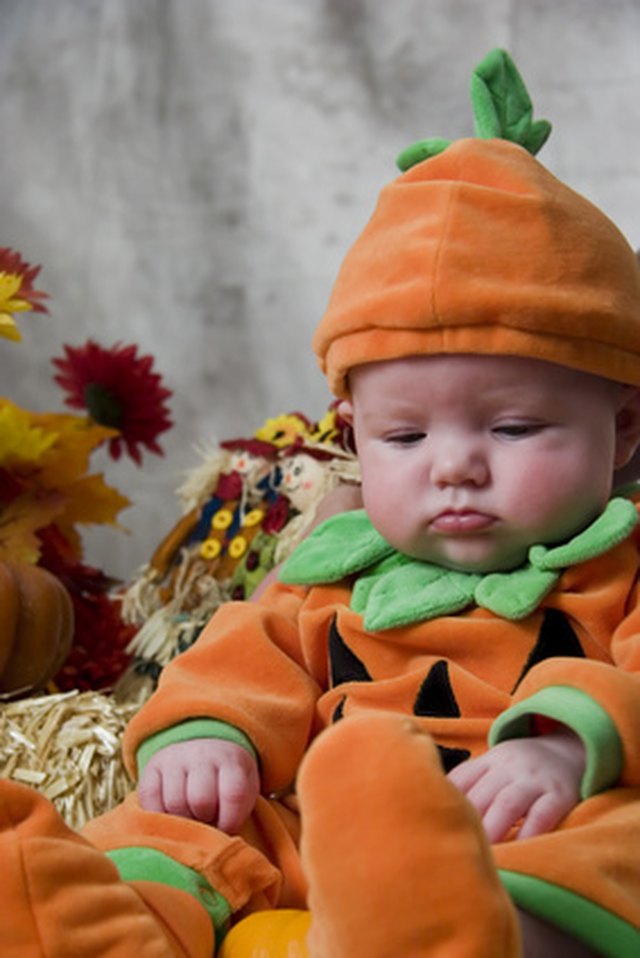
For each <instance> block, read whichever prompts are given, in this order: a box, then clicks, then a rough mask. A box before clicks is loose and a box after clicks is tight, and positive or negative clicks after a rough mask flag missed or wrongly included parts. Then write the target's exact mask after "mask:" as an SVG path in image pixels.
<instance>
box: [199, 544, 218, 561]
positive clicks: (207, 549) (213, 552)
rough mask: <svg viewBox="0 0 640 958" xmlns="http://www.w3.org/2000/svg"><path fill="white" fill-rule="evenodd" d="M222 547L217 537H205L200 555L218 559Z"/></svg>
mask: <svg viewBox="0 0 640 958" xmlns="http://www.w3.org/2000/svg"><path fill="white" fill-rule="evenodd" d="M221 548H222V546H221V545H220V543H219V542H218V540H217V539H205V540H204V542H203V543H202V545H201V546H200V555H201V557H202V558H203V559H209V560H211V559H217V558H218V556H219V555H220V550H221Z"/></svg>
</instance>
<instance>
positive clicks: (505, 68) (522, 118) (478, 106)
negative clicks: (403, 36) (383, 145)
mask: <svg viewBox="0 0 640 958" xmlns="http://www.w3.org/2000/svg"><path fill="white" fill-rule="evenodd" d="M470 92H471V105H472V107H473V114H474V127H475V133H476V136H477V137H479V138H480V139H485V140H486V139H492V138H494V137H496V138H498V139H502V140H510V141H511V142H512V143H519V144H520V146H523V147H524V148H525V149H526V150H528V151H529V153H531V154H533V155H534V156H535V154H536V153H537V152H538V150H540V148H541V147H542V146H543V145H544V143H545V142H546V140H547V138H548V136H549V134H550V133H551V124H550V123H549V121H548V120H534V119H533V106H532V103H531V98H530V96H529V93H528V91H527V88H526V86H525V83H524V80H523V79H522V77H521V76H520V73H519V72H518V69H517V67H516V65H515V63H514V62H513V60H512V59H511V57H510V56H509V54H508V53H507V52H506V50H501V49H495V50H492V51H491V52H490V53H489V54H487V56H486V57H485V58H484V60H482V62H481V63H479V64H478V66H477V67H476V68H475V70H474V71H473V73H472V75H471V90H470ZM450 143H451V140H444V139H441V138H432V139H429V140H418V142H417V143H412V144H411V146H408V147H407V148H406V149H405V150H403V151H402V153H401V154H400V155H399V157H398V159H397V160H396V164H397V166H398V168H399V169H400V170H401V171H402V172H403V173H404V172H406V171H407V170H408V169H410V168H411V167H412V166H415V165H416V164H417V163H421V162H422V161H423V160H427V159H429V158H430V157H431V156H436V155H437V154H438V153H442V152H443V150H446V148H447V147H448V146H449V145H450Z"/></svg>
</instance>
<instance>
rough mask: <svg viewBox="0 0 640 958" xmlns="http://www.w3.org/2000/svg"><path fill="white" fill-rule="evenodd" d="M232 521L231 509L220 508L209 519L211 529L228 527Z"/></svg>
mask: <svg viewBox="0 0 640 958" xmlns="http://www.w3.org/2000/svg"><path fill="white" fill-rule="evenodd" d="M232 522H233V512H232V511H231V509H220V511H219V512H216V513H215V515H214V517H213V519H212V520H211V528H212V529H228V528H229V526H230V525H231V523H232Z"/></svg>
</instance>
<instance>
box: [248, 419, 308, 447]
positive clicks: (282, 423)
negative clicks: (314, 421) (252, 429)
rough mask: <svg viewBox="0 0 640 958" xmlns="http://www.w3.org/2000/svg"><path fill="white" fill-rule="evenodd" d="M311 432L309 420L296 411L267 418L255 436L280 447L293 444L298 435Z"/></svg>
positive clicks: (305, 434)
mask: <svg viewBox="0 0 640 958" xmlns="http://www.w3.org/2000/svg"><path fill="white" fill-rule="evenodd" d="M308 433H309V422H308V421H307V420H306V419H303V417H302V416H298V415H296V413H286V414H284V415H282V416H276V417H275V418H274V419H267V421H266V422H265V424H264V425H263V426H261V427H260V429H258V431H257V432H256V434H255V436H256V439H261V440H262V441H263V442H270V443H272V444H273V445H274V446H278V448H285V447H286V446H290V445H292V443H294V442H295V441H296V439H297V438H298V436H307V435H308Z"/></svg>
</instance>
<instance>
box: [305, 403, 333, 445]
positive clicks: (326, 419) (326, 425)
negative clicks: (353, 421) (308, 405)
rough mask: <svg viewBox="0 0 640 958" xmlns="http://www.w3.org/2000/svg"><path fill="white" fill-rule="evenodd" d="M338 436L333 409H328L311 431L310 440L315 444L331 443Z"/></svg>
mask: <svg viewBox="0 0 640 958" xmlns="http://www.w3.org/2000/svg"><path fill="white" fill-rule="evenodd" d="M339 435H340V430H339V429H338V427H337V417H336V411H335V409H329V410H328V412H326V413H325V415H324V416H323V417H322V419H320V420H319V421H318V422H317V423H316V424H315V427H314V429H313V432H312V434H311V438H312V439H313V440H314V441H315V442H331V441H332V440H334V439H336V438H337V437H338V436H339Z"/></svg>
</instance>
